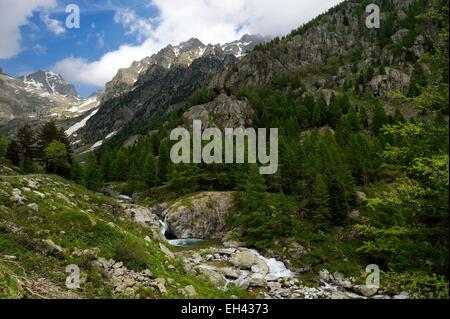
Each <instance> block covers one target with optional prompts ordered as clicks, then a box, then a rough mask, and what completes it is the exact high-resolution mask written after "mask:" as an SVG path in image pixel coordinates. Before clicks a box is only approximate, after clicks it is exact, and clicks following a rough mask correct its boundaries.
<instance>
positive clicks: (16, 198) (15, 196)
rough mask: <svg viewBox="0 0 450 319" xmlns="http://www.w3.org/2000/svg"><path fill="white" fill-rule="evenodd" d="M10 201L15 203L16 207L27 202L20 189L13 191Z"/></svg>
mask: <svg viewBox="0 0 450 319" xmlns="http://www.w3.org/2000/svg"><path fill="white" fill-rule="evenodd" d="M11 201H12V202H14V203H16V205H24V204H25V203H26V202H27V201H28V200H27V198H26V197H25V196H23V195H22V191H21V190H20V189H17V188H15V189H13V191H12V196H11Z"/></svg>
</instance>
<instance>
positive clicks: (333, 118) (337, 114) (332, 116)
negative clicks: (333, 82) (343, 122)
mask: <svg viewBox="0 0 450 319" xmlns="http://www.w3.org/2000/svg"><path fill="white" fill-rule="evenodd" d="M341 117H342V109H341V107H340V105H339V103H338V100H337V98H336V96H335V95H334V94H333V95H332V96H331V99H330V112H329V124H330V126H331V127H332V128H336V126H337V124H338V123H339V120H340V119H341Z"/></svg>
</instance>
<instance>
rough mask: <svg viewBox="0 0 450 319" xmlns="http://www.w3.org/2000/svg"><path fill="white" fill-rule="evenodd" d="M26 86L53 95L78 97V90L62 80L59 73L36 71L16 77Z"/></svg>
mask: <svg viewBox="0 0 450 319" xmlns="http://www.w3.org/2000/svg"><path fill="white" fill-rule="evenodd" d="M18 79H19V80H20V81H23V83H25V84H26V85H27V86H28V87H34V88H39V89H42V90H43V91H45V92H48V93H49V94H53V95H62V96H66V97H71V98H78V97H79V95H78V92H77V90H76V89H75V87H74V86H73V85H72V84H70V83H69V82H67V81H66V80H64V78H63V77H62V76H61V75H60V74H56V73H53V72H46V71H37V72H35V73H32V74H29V75H24V76H21V77H18Z"/></svg>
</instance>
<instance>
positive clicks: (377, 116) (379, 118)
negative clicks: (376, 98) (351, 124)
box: [372, 103, 389, 133]
mask: <svg viewBox="0 0 450 319" xmlns="http://www.w3.org/2000/svg"><path fill="white" fill-rule="evenodd" d="M388 120H389V119H388V116H387V115H386V112H385V111H384V108H383V106H381V105H380V104H379V103H376V104H375V107H374V110H373V121H372V130H373V132H374V133H378V132H379V131H380V129H381V128H382V127H383V125H385V124H387V123H388Z"/></svg>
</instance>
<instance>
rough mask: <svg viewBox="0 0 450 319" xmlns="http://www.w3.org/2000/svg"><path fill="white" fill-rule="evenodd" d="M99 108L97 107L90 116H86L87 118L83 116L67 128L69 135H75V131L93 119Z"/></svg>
mask: <svg viewBox="0 0 450 319" xmlns="http://www.w3.org/2000/svg"><path fill="white" fill-rule="evenodd" d="M98 110H99V109H96V110H94V111H92V112H91V113H90V114H89V115H88V116H86V117H85V118H83V119H82V120H81V121H80V122H78V123H76V124H74V125H72V126H71V127H70V128H68V129H67V130H66V135H67V136H71V135H73V134H74V133H75V132H77V131H78V130H79V129H81V128H83V127H85V126H86V124H87V122H88V121H89V120H90V119H91V117H93V116H94V115H95V114H97V112H98Z"/></svg>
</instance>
